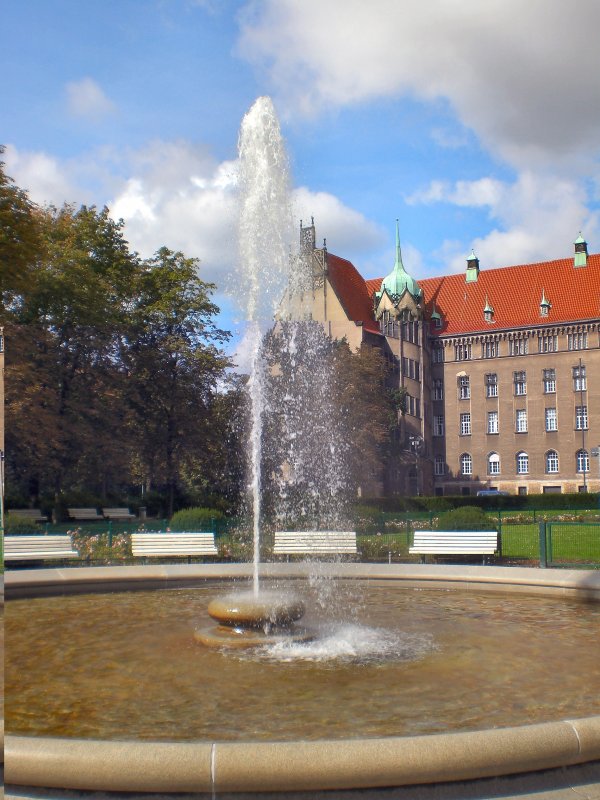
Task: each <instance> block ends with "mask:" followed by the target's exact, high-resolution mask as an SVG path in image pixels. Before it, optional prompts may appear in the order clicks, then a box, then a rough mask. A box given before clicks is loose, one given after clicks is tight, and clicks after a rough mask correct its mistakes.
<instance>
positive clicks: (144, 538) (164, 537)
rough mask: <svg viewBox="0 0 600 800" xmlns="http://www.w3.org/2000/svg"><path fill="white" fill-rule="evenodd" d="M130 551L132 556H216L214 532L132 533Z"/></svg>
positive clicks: (189, 558)
mask: <svg viewBox="0 0 600 800" xmlns="http://www.w3.org/2000/svg"><path fill="white" fill-rule="evenodd" d="M131 552H132V554H133V556H134V557H136V558H137V557H144V558H148V557H151V558H160V557H161V556H163V557H165V556H169V557H171V556H187V559H188V562H190V561H191V559H192V556H218V555H219V551H218V550H217V547H216V545H215V534H214V533H210V532H206V531H203V532H200V533H172V532H167V533H162V532H159V533H132V534H131Z"/></svg>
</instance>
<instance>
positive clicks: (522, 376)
mask: <svg viewBox="0 0 600 800" xmlns="http://www.w3.org/2000/svg"><path fill="white" fill-rule="evenodd" d="M513 383H514V387H515V389H514V391H515V397H523V396H524V395H526V394H527V373H526V372H524V371H523V370H520V371H519V372H513Z"/></svg>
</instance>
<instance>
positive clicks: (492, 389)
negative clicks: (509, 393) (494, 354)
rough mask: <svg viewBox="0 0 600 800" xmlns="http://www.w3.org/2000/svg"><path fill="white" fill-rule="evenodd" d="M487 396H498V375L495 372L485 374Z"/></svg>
mask: <svg viewBox="0 0 600 800" xmlns="http://www.w3.org/2000/svg"><path fill="white" fill-rule="evenodd" d="M485 396H486V397H498V375H497V374H496V373H495V372H489V373H488V374H487V375H486V376H485Z"/></svg>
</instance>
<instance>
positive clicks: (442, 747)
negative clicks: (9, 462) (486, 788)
mask: <svg viewBox="0 0 600 800" xmlns="http://www.w3.org/2000/svg"><path fill="white" fill-rule="evenodd" d="M318 569H319V570H320V571H321V572H322V573H325V574H331V575H336V576H338V577H340V578H347V579H357V580H370V581H376V582H379V581H394V582H402V583H403V584H404V585H407V586H423V585H425V586H427V587H429V588H451V587H455V588H457V587H458V586H460V588H461V589H462V590H465V589H466V590H468V591H471V590H472V591H500V592H510V593H515V592H526V593H543V594H552V595H556V594H558V595H560V596H564V597H572V598H573V597H577V598H583V599H585V600H587V601H590V602H600V571H595V570H569V569H538V568H529V567H473V566H442V565H425V564H358V563H327V564H320V565H319V567H318ZM314 570H315V567H314V565H313V566H311V565H309V564H306V563H303V562H298V563H291V564H290V563H286V564H262V565H261V570H260V571H261V576H263V577H265V578H277V577H286V578H305V577H306V576H307V575H308V574H310V572H311V571H312V572H314ZM251 575H252V565H249V564H193V565H149V566H140V567H137V566H134V567H83V568H81V567H70V568H64V569H40V570H21V571H14V572H7V573H5V593H6V597H7V599H12V598H16V597H36V596H37V597H39V596H49V595H52V594H59V593H60V594H62V593H65V592H69V593H70V592H75V593H83V592H89V591H96V592H107V591H114V590H116V589H124V588H128V589H136V588H137V589H149V588H161V587H163V588H164V587H165V586H175V585H178V584H180V585H189V584H190V582H194V581H196V582H199V581H205V580H210V581H213V580H220V579H236V578H237V579H245V580H247V579H249V578H250V577H251ZM5 753H6V754H5V762H6V763H5V781H6V784H7V785H17V786H36V787H46V788H60V789H80V790H104V791H105V792H106V791H109V792H122V791H138V792H139V791H144V792H161V793H165V792H212V793H214V792H236V791H237V792H242V791H244V792H266V791H279V792H285V791H294V790H295V791H302V790H304V791H320V790H329V789H340V790H341V789H351V788H369V787H383V786H405V785H409V784H435V783H440V782H445V781H463V780H474V779H478V778H486V777H490V776H500V775H509V774H524V773H532V772H536V771H538V770H546V769H552V768H557V767H567V766H571V765H576V764H585V763H587V762H592V761H597V760H600V715H596V716H590V717H585V718H580V719H563V720H558V721H556V722H547V723H539V724H536V725H525V726H518V727H511V728H492V729H489V730H481V731H466V732H454V733H447V734H430V735H426V736H413V737H386V738H373V739H370V738H367V739H360V738H357V739H342V740H337V739H336V740H322V741H296V742H205V741H202V742H137V741H104V740H91V739H60V738H53V737H29V736H17V735H7V736H6V739H5Z"/></svg>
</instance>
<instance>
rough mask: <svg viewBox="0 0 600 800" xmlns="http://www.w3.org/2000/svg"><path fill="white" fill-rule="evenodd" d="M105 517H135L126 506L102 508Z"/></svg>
mask: <svg viewBox="0 0 600 800" xmlns="http://www.w3.org/2000/svg"><path fill="white" fill-rule="evenodd" d="M102 513H103V514H104V516H105V517H135V514H132V513H131V511H130V510H129V509H128V508H103V509H102Z"/></svg>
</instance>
